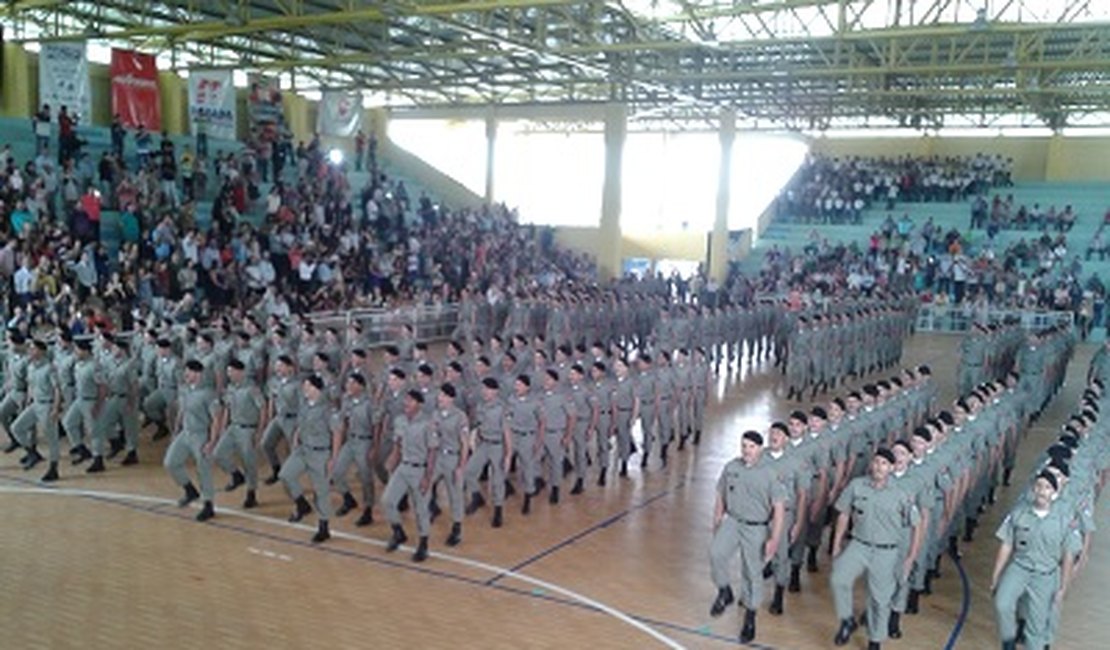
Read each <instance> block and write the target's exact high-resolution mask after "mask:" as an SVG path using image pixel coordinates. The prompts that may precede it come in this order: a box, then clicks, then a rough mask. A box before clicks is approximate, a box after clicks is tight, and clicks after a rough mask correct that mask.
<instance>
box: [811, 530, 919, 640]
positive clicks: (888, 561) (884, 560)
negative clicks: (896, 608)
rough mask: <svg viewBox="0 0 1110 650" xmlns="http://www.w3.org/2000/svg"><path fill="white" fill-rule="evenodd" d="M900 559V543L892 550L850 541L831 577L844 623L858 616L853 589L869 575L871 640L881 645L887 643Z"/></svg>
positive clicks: (835, 598) (868, 626) (838, 615)
mask: <svg viewBox="0 0 1110 650" xmlns="http://www.w3.org/2000/svg"><path fill="white" fill-rule="evenodd" d="M900 560H901V555H900V553H899V549H898V545H896V544H892V545H890V548H879V547H877V546H868V545H866V544H864V543H862V542H860V541H858V540H852V541H850V542H848V546H847V548H845V549H844V550H843V551H841V553H840V555H839V556H837V557H836V559H835V560H833V568H832V575H831V576H830V578H829V582H830V584H831V586H832V592H833V604H834V605H835V607H836V618H837V620H841V621H843V620H845V619H849V618H852V617H854V616H855V610H854V609H853V604H852V587H853V586H854V585H855V582H856V580H857V579H858V578H859V577H860V576H861V575H863V574H864V573H866V574H867V595H868V600H867V630H868V638H869V639H870V640H871V641H876V642H880V643H881V642H882V641H884V640H885V639H886V636H887V630H888V624H889V621H890V603H891V599H892V598H893V597H894V589H895V584H896V580H897V577H896V576H895V572H896V571H897V570H898V564H899V561H900Z"/></svg>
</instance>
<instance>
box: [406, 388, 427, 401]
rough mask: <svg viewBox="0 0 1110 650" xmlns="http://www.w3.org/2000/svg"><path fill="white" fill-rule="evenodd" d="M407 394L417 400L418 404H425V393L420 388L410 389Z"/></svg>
mask: <svg viewBox="0 0 1110 650" xmlns="http://www.w3.org/2000/svg"><path fill="white" fill-rule="evenodd" d="M407 395H408V397H409V399H411V400H413V401H415V402H416V403H417V404H423V403H424V394H423V393H421V392H420V391H418V390H410V391H409V392H408V393H407Z"/></svg>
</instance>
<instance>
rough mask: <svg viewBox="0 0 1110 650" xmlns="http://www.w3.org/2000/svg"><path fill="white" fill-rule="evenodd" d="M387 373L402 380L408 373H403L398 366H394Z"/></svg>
mask: <svg viewBox="0 0 1110 650" xmlns="http://www.w3.org/2000/svg"><path fill="white" fill-rule="evenodd" d="M389 374H390V375H391V376H393V377H396V378H397V379H401V380H404V379H406V378H407V377H408V375H406V374H405V371H404V370H401V369H400V368H394V369H392V370H390V371H389Z"/></svg>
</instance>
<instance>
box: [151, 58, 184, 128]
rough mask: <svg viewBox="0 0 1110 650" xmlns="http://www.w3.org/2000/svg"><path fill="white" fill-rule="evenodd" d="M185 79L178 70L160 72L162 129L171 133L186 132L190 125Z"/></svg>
mask: <svg viewBox="0 0 1110 650" xmlns="http://www.w3.org/2000/svg"><path fill="white" fill-rule="evenodd" d="M187 92H188V91H187V90H186V87H185V80H184V79H182V78H181V77H179V76H177V73H176V72H168V71H163V72H159V73H158V93H159V95H160V96H161V101H162V130H163V131H165V132H167V133H169V134H170V135H181V134H183V133H186V132H187V130H188V127H189V124H188V120H187V119H186V114H187V110H188V109H187V106H188V104H187Z"/></svg>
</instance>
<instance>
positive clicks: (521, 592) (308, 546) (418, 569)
mask: <svg viewBox="0 0 1110 650" xmlns="http://www.w3.org/2000/svg"><path fill="white" fill-rule="evenodd" d="M0 471H3V470H0ZM0 478H2V479H6V480H9V481H14V482H16V483H22V484H24V485H28V486H32V487H39V488H46V489H49V488H48V487H47V486H44V485H43V484H41V483H40V482H38V481H35V480H33V479H25V478H22V477H19V476H3V475H0ZM673 489H677V486H676V488H672V490H671V491H673ZM664 495H665V493H664V494H660V495H656V497H653V499H657V498H661V497H662V496H664ZM79 496H80V498H82V499H88V500H90V501H95V502H97V503H104V504H108V505H114V506H119V507H122V508H126V509H128V510H133V511H136V512H144V513H147V514H152V515H157V516H160V517H169V518H172V519H177V520H179V521H185V522H193V521H194V519H193V517H192V516H191V515H187V514H181V513H178V512H173V511H169V510H158V509H156V508H161V507H164V506H165V504H155V507H151V506H145V505H139V504H132V503H127V502H125V501H120V500H118V499H109V498H105V497H98V496H95V495H91V494H82V495H79ZM640 505H641V506H644V505H647V502H645V503H643V504H640ZM203 525H207V526H213V527H216V528H219V529H221V530H225V531H228V532H233V533H238V534H240V535H244V536H247V537H256V538H262V539H265V540H267V541H272V542H277V543H281V544H289V545H291V546H296V547H298V548H301V549H304V550H309V551H317V552H322V553H328V554H331V555H336V556H339V557H345V558H349V559H355V560H362V561H364V562H370V563H372V564H378V565H382V566H388V567H391V568H395V569H402V570H405V571H412V572H415V573H420V574H423V575H427V576H431V577H436V578H443V579H445V580H453V581H455V582H461V583H463V584H468V585H472V586H476V587H485V588H489V589H493V590H496V591H500V592H502V593H508V594H513V595H517V596H524V597H527V598H533V599H537V600H542V601H545V602H549V603H554V604H558V605H563V606H568V607H574V608H576V609H580V610H583V611H588V612H593V613H595V614H604V612H602V611H601V610H599V609H597V608H596V607H592V606H590V605H588V604H586V603H582V602H578V601H575V600H570V599H566V598H563V597H559V596H551V595H548V594H544V593H540V592H536V591H530V590H527V589H521V588H517V587H509V586H505V585H497V584H488V583H487V581H485V580H479V579H477V578H468V577H466V576H461V575H458V574H455V573H451V572H449V571H440V570H437V569H430V568H427V567H425V566H417V565H415V564H413V563H405V562H398V561H396V560H390V559H387V558H380V557H374V556H372V555H366V554H363V553H358V552H356V551H349V550H345V549H341V548H336V547H334V546H327V545H322V544H313V543H311V542H307V541H303V540H299V539H291V538H288V537H283V536H281V535H276V534H273V533H266V532H262V531H258V530H253V529H250V528H246V527H243V526H237V525H235V524H228V523H225V522H221V521H218V520H209V521H207V522H204V524H203ZM624 613H625V614H626V615H628V616H629V617H631V618H632V619H634V620H636V621H639V622H641V623H643V624H645V625H652V626H656V627H661V628H666V629H669V630H674V631H676V632H682V633H684V634H689V635H691V636H696V637H698V638H702V639H712V640H714V641H720V642H722V643H727V644H730V645H735V646H739V647H747V648H755V650H777V649H776V648H774V647H773V646H768V645H761V644H758V643H746V644H745V643H740V641H739V640H738V639H737V638H736V637H729V636H724V635H721V634H717V633H713V632H709V633H706V632H705V631H704V629H699V628H694V627H690V626H687V625H682V624H679V623H671V622H668V621H660V620H655V619H652V618H648V617H646V616H641V615H638V614H633V613H631V612H624Z"/></svg>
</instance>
